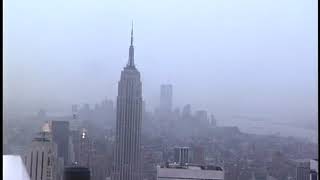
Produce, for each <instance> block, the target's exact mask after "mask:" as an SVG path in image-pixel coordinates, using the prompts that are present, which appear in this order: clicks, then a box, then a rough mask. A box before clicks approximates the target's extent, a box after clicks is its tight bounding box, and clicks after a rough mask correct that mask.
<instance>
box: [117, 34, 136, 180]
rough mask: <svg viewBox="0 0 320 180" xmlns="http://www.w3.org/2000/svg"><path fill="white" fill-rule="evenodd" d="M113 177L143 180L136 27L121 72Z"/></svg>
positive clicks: (121, 179)
mask: <svg viewBox="0 0 320 180" xmlns="http://www.w3.org/2000/svg"><path fill="white" fill-rule="evenodd" d="M116 119H117V120H116V121H117V122H116V123H117V125H116V139H115V156H114V167H113V168H114V169H113V172H112V176H111V179H112V180H141V159H140V158H141V154H140V153H141V149H140V144H141V123H142V87H141V81H140V73H139V71H138V70H137V68H136V67H135V64H134V47H133V29H132V30H131V44H130V48H129V60H128V64H127V66H126V67H125V68H124V69H123V71H122V72H121V78H120V81H119V85H118V97H117V118H116Z"/></svg>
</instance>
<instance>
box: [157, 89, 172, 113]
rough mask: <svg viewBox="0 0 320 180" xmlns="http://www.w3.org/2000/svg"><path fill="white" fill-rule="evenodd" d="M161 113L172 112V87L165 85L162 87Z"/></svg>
mask: <svg viewBox="0 0 320 180" xmlns="http://www.w3.org/2000/svg"><path fill="white" fill-rule="evenodd" d="M160 111H161V112H162V113H169V112H171V111H172V85H171V84H163V85H161V87H160Z"/></svg>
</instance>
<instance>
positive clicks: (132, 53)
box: [127, 22, 135, 68]
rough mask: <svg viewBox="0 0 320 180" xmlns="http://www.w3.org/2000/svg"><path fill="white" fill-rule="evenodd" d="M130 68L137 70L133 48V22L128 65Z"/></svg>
mask: <svg viewBox="0 0 320 180" xmlns="http://www.w3.org/2000/svg"><path fill="white" fill-rule="evenodd" d="M127 67H128V68H135V66H134V48H133V22H132V27H131V44H130V48H129V61H128V64H127Z"/></svg>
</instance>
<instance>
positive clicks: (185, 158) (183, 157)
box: [174, 147, 190, 165]
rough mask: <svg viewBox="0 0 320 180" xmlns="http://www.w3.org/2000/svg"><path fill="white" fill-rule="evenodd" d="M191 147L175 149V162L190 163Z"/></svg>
mask: <svg viewBox="0 0 320 180" xmlns="http://www.w3.org/2000/svg"><path fill="white" fill-rule="evenodd" d="M189 150H190V148H189V147H175V148H174V161H175V163H178V164H182V165H184V164H186V163H189V158H190V157H189V155H190V151H189Z"/></svg>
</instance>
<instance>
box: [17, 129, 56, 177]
mask: <svg viewBox="0 0 320 180" xmlns="http://www.w3.org/2000/svg"><path fill="white" fill-rule="evenodd" d="M39 135H40V136H39V137H36V138H34V139H33V141H32V143H31V145H30V147H29V149H28V151H27V152H26V153H25V156H24V158H23V161H24V163H25V165H26V169H27V172H28V174H29V176H30V179H31V180H43V179H46V180H56V179H57V175H58V173H59V172H58V171H59V168H58V154H57V145H56V144H55V143H54V142H52V141H51V140H50V138H49V134H48V132H41V133H39Z"/></svg>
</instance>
